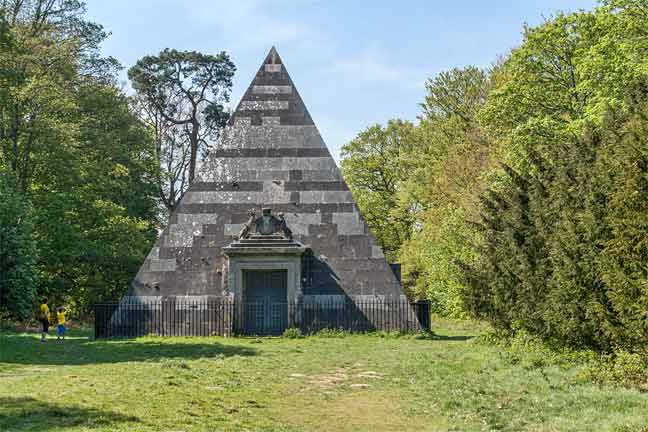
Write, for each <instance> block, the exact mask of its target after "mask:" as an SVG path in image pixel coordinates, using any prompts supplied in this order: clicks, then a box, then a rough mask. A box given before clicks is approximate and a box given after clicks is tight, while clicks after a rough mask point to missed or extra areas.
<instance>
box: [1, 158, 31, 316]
mask: <svg viewBox="0 0 648 432" xmlns="http://www.w3.org/2000/svg"><path fill="white" fill-rule="evenodd" d="M16 189H17V185H16V182H15V179H14V178H13V176H12V174H11V173H10V172H7V171H4V170H2V169H1V167H0V310H2V309H4V310H7V311H8V312H9V313H10V314H11V315H12V316H13V317H15V318H17V319H20V320H25V319H28V318H29V317H31V316H32V313H31V312H32V309H33V305H34V302H35V299H36V289H37V286H38V272H37V267H36V262H37V250H36V238H35V236H34V227H33V222H32V209H30V207H29V204H28V203H27V202H26V201H25V199H24V197H22V196H21V195H20V194H19V193H17V190H16Z"/></svg>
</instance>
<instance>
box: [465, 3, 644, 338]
mask: <svg viewBox="0 0 648 432" xmlns="http://www.w3.org/2000/svg"><path fill="white" fill-rule="evenodd" d="M646 11H648V3H646V2H645V1H615V2H605V3H604V4H603V5H602V6H601V7H600V8H598V9H597V10H595V11H593V12H581V13H576V14H571V15H558V16H557V17H555V18H554V19H552V20H551V21H548V22H547V23H545V24H544V25H542V26H540V27H538V28H533V29H531V28H530V29H527V30H526V32H525V39H524V43H523V44H522V46H521V47H520V48H519V49H516V50H514V51H513V52H512V54H511V56H510V57H509V58H508V59H507V60H506V61H505V62H504V63H503V65H502V67H501V70H499V71H498V72H497V73H498V74H499V76H498V79H499V81H498V86H497V87H496V88H495V89H494V90H493V91H492V92H491V93H490V95H489V97H488V102H487V104H486V107H485V108H484V109H483V111H482V112H481V113H480V116H481V117H480V118H481V121H482V125H483V127H484V128H485V129H486V130H487V131H488V132H489V134H490V136H491V137H492V139H494V140H497V141H498V142H499V143H500V145H501V162H502V164H503V166H504V170H503V173H502V174H501V175H499V176H498V177H497V178H496V179H495V180H493V181H492V184H491V185H490V187H489V191H488V192H487V193H486V194H485V195H484V197H483V207H482V211H483V218H482V222H481V223H480V225H481V233H482V235H483V237H482V238H483V241H482V242H481V243H480V244H479V246H478V248H477V249H478V252H479V258H480V259H479V260H478V262H477V263H476V264H475V265H474V266H473V267H472V268H471V269H470V270H469V271H468V273H467V276H468V279H469V280H470V284H469V285H468V288H467V289H466V291H465V292H464V296H465V304H466V306H467V308H468V309H469V310H470V311H471V312H472V313H473V314H475V315H476V316H478V317H482V318H486V319H488V320H490V321H491V322H492V323H493V324H494V325H496V326H497V327H498V328H500V329H504V330H509V331H510V330H516V329H524V330H527V331H529V332H531V333H534V334H537V335H540V336H542V337H544V338H545V339H549V340H553V341H557V342H558V343H564V344H570V345H577V346H594V347H598V348H603V349H610V348H613V347H615V346H619V345H622V346H625V347H628V348H631V349H637V348H638V347H640V346H645V342H646V340H645V335H646V334H647V333H646V330H647V327H646V324H645V322H646V321H645V319H642V318H641V317H642V316H643V315H642V314H643V313H644V312H642V311H643V310H644V309H641V308H642V307H645V305H646V299H647V298H648V293H646V291H645V289H642V288H640V287H644V288H645V286H646V281H647V279H646V267H645V263H646V260H645V258H646V243H645V238H646V237H648V232H647V231H646V225H645V222H644V221H645V220H646V219H647V218H648V213H646V207H645V205H644V204H643V203H642V202H641V201H640V200H641V199H642V197H645V181H646V173H647V171H646V166H645V163H644V162H643V161H645V158H646V157H647V155H648V147H647V146H646V140H645V135H642V133H645V127H646V123H645V119H646V117H645V101H646V96H647V93H646V86H645V85H644V84H642V83H645V82H646V77H647V75H646V74H647V72H648V68H647V67H646V66H647V65H648V62H647V61H646V57H645V52H646V49H647V48H648V38H646V35H648V19H647V18H648V15H646ZM642 344H643V345H642Z"/></svg>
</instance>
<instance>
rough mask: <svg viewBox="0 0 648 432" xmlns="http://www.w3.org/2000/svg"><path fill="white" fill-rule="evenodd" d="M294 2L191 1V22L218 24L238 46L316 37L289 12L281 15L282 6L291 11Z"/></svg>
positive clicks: (217, 27) (260, 0)
mask: <svg viewBox="0 0 648 432" xmlns="http://www.w3.org/2000/svg"><path fill="white" fill-rule="evenodd" d="M295 5H296V3H294V2H288V1H279V2H276V1H275V2H270V1H268V0H245V1H241V0H228V1H221V2H214V1H213V0H212V1H210V0H199V1H198V2H196V3H192V7H191V9H190V11H191V12H190V13H191V19H192V22H196V23H199V24H200V25H207V26H211V27H215V29H216V30H217V31H219V32H221V33H222V35H223V36H224V37H225V38H226V39H227V40H228V41H230V42H232V43H234V44H236V45H237V46H252V47H256V46H258V45H263V46H265V45H267V44H268V43H271V44H281V43H287V42H292V41H299V40H302V39H304V38H310V37H313V35H314V30H313V29H312V28H310V27H307V26H306V25H304V24H302V23H299V22H295V21H291V20H289V19H287V18H288V16H289V15H290V13H286V14H283V16H282V14H281V10H282V9H283V10H286V11H287V12H288V11H291V9H292V8H294V7H295Z"/></svg>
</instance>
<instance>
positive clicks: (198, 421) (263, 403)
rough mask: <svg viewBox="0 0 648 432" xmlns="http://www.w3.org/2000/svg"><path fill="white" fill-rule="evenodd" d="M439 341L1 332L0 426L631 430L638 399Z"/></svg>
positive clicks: (643, 423) (450, 338)
mask: <svg viewBox="0 0 648 432" xmlns="http://www.w3.org/2000/svg"><path fill="white" fill-rule="evenodd" d="M440 326H441V327H440V328H437V329H436V333H437V335H438V336H437V337H436V338H434V339H424V338H416V337H413V336H412V337H409V336H408V337H391V336H390V337H380V336H378V335H353V336H346V337H338V338H330V337H329V338H324V337H308V338H303V339H281V338H266V339H252V338H216V337H214V338H157V337H144V338H139V339H134V340H112V341H106V340H100V341H93V340H92V339H91V338H90V337H89V333H87V332H78V331H77V332H74V331H73V332H72V334H71V337H70V338H69V339H67V340H66V341H65V342H62V343H60V342H57V341H56V340H53V339H50V340H49V341H48V342H47V343H45V344H43V343H40V342H39V341H38V334H36V333H4V334H2V335H0V431H88V430H90V431H220V430H224V431H230V430H232V431H239V430H241V431H243V430H263V431H408V430H412V431H490V430H504V431H640V430H648V394H643V393H639V392H637V391H631V390H624V389H618V388H599V387H597V386H595V385H592V384H589V383H586V382H582V381H581V380H579V379H578V377H577V373H576V372H577V371H576V368H559V367H544V368H533V367H528V366H527V367H525V366H524V362H519V363H517V364H512V363H511V362H510V361H508V360H506V358H507V356H505V355H503V354H502V353H501V352H500V351H499V349H498V348H496V347H490V346H486V345H484V344H482V343H478V342H476V340H475V339H474V338H473V336H475V335H477V334H478V333H479V331H480V330H479V327H478V326H476V325H474V324H468V323H460V322H459V323H457V322H444V323H441V324H440Z"/></svg>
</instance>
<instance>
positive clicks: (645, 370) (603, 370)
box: [580, 350, 648, 391]
mask: <svg viewBox="0 0 648 432" xmlns="http://www.w3.org/2000/svg"><path fill="white" fill-rule="evenodd" d="M580 376H581V377H582V378H585V379H587V380H590V381H594V382H596V383H598V384H600V385H611V386H616V387H626V388H636V389H638V390H641V391H648V359H647V358H645V357H642V356H641V355H640V354H637V353H631V352H628V351H625V350H617V351H614V352H613V353H611V354H607V355H604V356H602V357H601V358H600V360H599V361H597V362H595V363H592V364H591V365H589V366H588V367H586V368H585V369H583V370H582V371H581V373H580Z"/></svg>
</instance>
